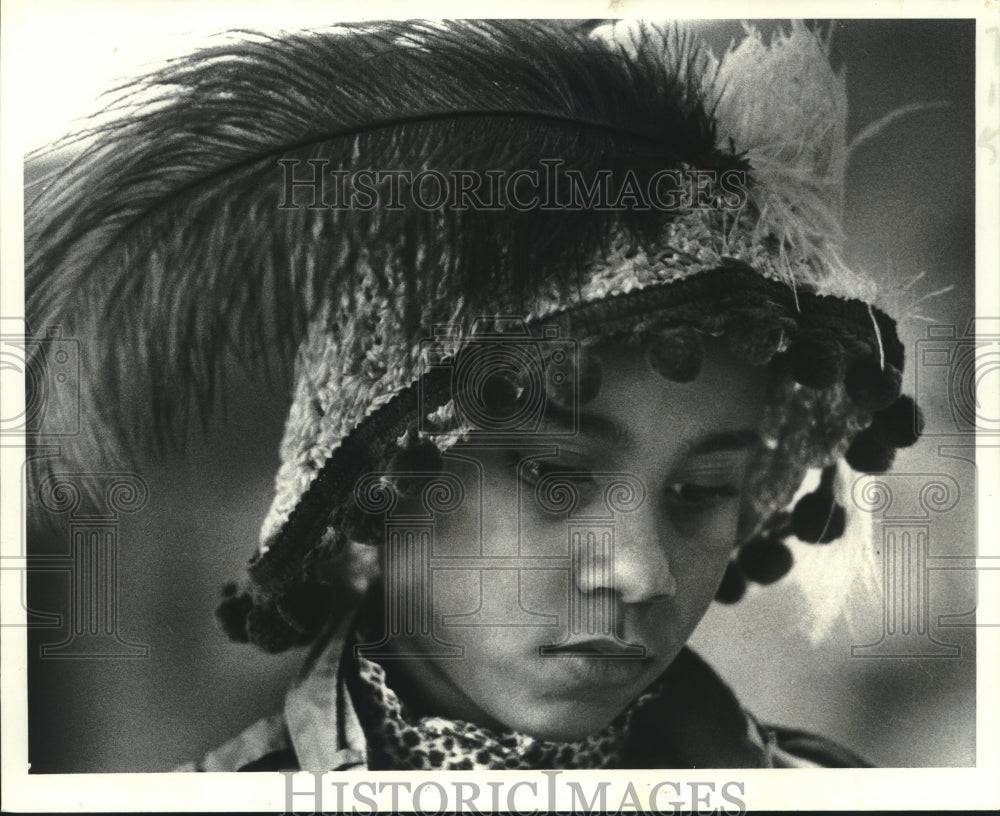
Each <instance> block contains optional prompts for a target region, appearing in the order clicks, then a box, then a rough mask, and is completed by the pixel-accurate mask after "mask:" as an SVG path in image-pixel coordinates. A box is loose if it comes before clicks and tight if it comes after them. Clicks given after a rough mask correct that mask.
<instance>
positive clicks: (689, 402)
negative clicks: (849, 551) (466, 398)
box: [387, 341, 766, 740]
mask: <svg viewBox="0 0 1000 816" xmlns="http://www.w3.org/2000/svg"><path fill="white" fill-rule="evenodd" d="M600 359H601V368H602V371H603V381H602V385H601V388H600V392H599V394H598V395H597V397H596V398H594V399H593V400H592V401H591V402H589V403H588V404H587V405H585V406H584V407H583V408H582V410H581V411H580V412H579V414H580V420H579V425H578V427H579V429H580V432H579V433H578V434H577V435H575V436H567V435H566V434H565V433H564V429H563V428H561V427H558V426H555V425H553V426H545V427H543V428H541V429H540V431H539V432H536V433H533V434H531V435H525V436H524V437H517V438H516V439H514V438H512V439H511V441H510V444H509V445H507V444H506V442H505V445H504V447H503V448H494V449H488V450H484V449H482V448H477V447H475V446H474V445H472V444H469V445H463V446H460V447H456V448H454V449H452V451H450V452H449V455H448V456H447V457H446V460H445V461H446V464H447V469H448V471H449V472H450V473H452V474H454V475H456V476H458V477H459V478H460V479H461V481H462V483H463V485H464V489H465V499H464V501H463V502H462V504H461V506H460V507H459V509H458V510H456V511H455V512H453V513H450V514H442V515H439V516H438V517H437V519H436V522H435V525H436V526H435V530H434V547H433V556H434V558H433V568H432V571H431V575H432V578H431V589H432V609H433V634H434V636H435V637H436V638H437V639H438V640H440V641H443V642H445V643H449V644H455V645H459V646H461V647H463V648H464V655H463V656H461V657H439V656H432V655H430V654H428V648H427V641H420V640H417V639H406V638H401V637H395V638H393V639H391V641H390V642H391V644H392V647H391V648H393V649H395V650H396V651H397V652H399V653H403V652H405V653H407V654H414V653H415V654H419V655H421V656H420V657H416V656H414V657H406V658H400V659H399V660H392V661H390V663H391V664H392V666H391V667H390V672H392V673H393V674H395V675H396V676H397V678H398V680H402V681H403V683H404V684H405V690H407V691H409V692H410V696H409V697H407V699H408V700H409V699H411V698H412V699H413V700H414V708H415V709H416V710H417V711H418V712H420V713H425V714H438V715H442V716H450V717H456V718H461V719H467V720H471V721H473V722H476V723H479V724H481V725H484V726H488V727H492V728H494V729H500V730H504V729H512V730H516V731H520V732H523V733H527V734H531V735H533V736H536V737H540V738H545V739H559V740H573V739H578V738H581V737H583V736H585V735H588V734H592V733H594V732H595V731H598V730H600V729H601V728H602V727H604V726H605V725H606V724H608V723H609V722H610V721H611V720H612V719H614V717H615V716H616V715H617V714H619V713H620V712H621V711H622V710H623V709H624V708H625V707H626V706H627V705H628V704H629V703H630V702H631V701H632V700H633V699H634V698H635V697H636V695H638V694H639V693H640V692H641V691H642V690H643V688H644V687H645V686H647V685H648V684H649V683H650V682H652V681H653V680H654V679H655V678H656V677H657V676H658V675H659V674H660V673H662V672H663V670H664V669H665V668H666V667H667V666H668V665H669V663H670V662H671V661H672V660H673V659H674V657H675V656H676V655H677V653H678V651H679V650H680V649H681V648H682V647H683V646H684V644H685V643H686V642H687V640H688V638H689V637H690V635H691V633H692V632H693V630H694V628H695V626H696V625H697V624H698V622H699V621H700V620H701V618H702V616H703V615H704V613H705V611H706V609H707V608H708V606H709V604H710V603H711V601H712V599H713V597H714V594H715V591H716V588H717V587H718V585H719V582H720V580H721V577H722V574H723V571H724V570H725V567H726V564H727V562H728V560H729V556H730V553H731V551H732V548H733V546H734V544H735V543H736V539H737V524H738V520H739V514H740V506H741V497H742V490H743V482H744V475H745V473H746V470H747V466H748V464H749V461H750V459H751V457H752V455H753V453H754V450H755V447H756V445H757V444H758V439H759V437H758V427H759V423H760V419H761V415H762V409H763V406H764V401H765V390H766V374H765V372H764V371H763V369H759V368H758V369H754V368H752V367H750V366H749V365H747V364H744V363H741V362H739V361H737V360H735V359H734V358H732V357H731V356H729V354H728V353H727V352H726V351H725V350H724V349H723V347H722V344H721V343H716V342H714V341H713V342H711V343H709V344H708V346H707V348H706V357H705V362H704V365H703V368H702V371H701V374H700V375H699V376H698V378H697V379H696V380H695V381H694V382H691V383H687V384H679V383H674V382H670V381H668V380H666V379H664V378H662V377H660V376H658V375H657V374H655V373H653V372H652V370H651V369H650V367H649V365H648V364H647V362H646V359H645V355H644V353H643V349H642V348H639V347H635V346H618V347H613V348H610V349H607V350H605V351H602V352H601V354H600ZM558 483H562V484H563V485H564V487H565V486H566V485H569V486H570V487H568V488H566V489H567V490H569V491H571V492H572V493H575V495H576V503H575V506H573V507H572V509H569V510H568V509H567V507H566V505H565V504H564V503H561V498H560V496H562V497H565V496H567V495H569V493H567V492H565V490H564V491H563V492H562V493H560V487H559V484H558ZM615 483H617V484H618V485H619V488H618V489H616V488H615V487H614V486H613V485H614V484H615ZM643 493H644V494H645V496H644V498H643ZM483 556H488V557H494V558H496V559H498V560H497V561H496V562H495V565H496V567H497V568H495V569H487V568H484V566H490V564H485V565H484V559H483ZM546 558H547V559H549V560H548V561H546V560H544V559H546ZM448 559H454V560H448ZM468 559H475V561H469V560H468ZM449 564H451V565H452V566H453V567H454V568H453V569H445V568H444V567H445V566H448V565H449ZM418 580H419V581H423V580H425V579H423V578H420V577H417V576H414V577H411V578H406V579H404V580H403V581H402V582H396V583H395V586H396V589H395V590H392V589H391V588H390V587H387V591H397V592H404V593H409V592H413V591H414V590H415V589H417V588H415V587H413V586H411V585H412V583H413V582H415V581H418ZM419 591H426V590H425V589H424V588H420V589H419ZM410 597H413V596H410ZM629 645H631V648H629ZM551 646H556V647H557V648H556V649H554V650H553V653H552V654H547V653H546V652H547V650H546V649H545V647H551ZM636 647H639V648H636ZM615 654H617V656H614V655H615ZM401 690H404V689H402V688H401Z"/></svg>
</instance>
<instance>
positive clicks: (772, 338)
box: [726, 314, 784, 366]
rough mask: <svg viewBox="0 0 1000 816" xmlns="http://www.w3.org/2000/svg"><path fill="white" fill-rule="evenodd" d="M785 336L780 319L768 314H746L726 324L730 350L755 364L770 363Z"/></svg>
mask: <svg viewBox="0 0 1000 816" xmlns="http://www.w3.org/2000/svg"><path fill="white" fill-rule="evenodd" d="M783 337H784V331H783V328H782V325H781V323H780V321H778V320H777V319H775V318H773V317H772V316H770V315H768V314H745V315H742V316H740V317H738V318H736V319H734V320H732V321H730V323H729V325H727V326H726V344H727V345H728V347H729V349H730V351H732V353H733V354H734V355H735V356H737V357H739V358H740V359H741V360H746V361H747V362H748V363H750V365H753V366H762V365H766V364H767V363H769V362H770V361H771V358H772V357H774V355H775V354H776V353H777V351H778V348H779V347H780V346H781V341H782V338H783Z"/></svg>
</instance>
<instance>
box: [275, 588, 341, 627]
mask: <svg viewBox="0 0 1000 816" xmlns="http://www.w3.org/2000/svg"><path fill="white" fill-rule="evenodd" d="M275 609H277V611H278V614H280V615H281V617H282V618H283V619H284V620H285V622H286V623H287V624H288V625H289V626H290V627H291V628H292V629H294V630H295V631H296V632H297V633H299V634H300V635H303V636H308V635H311V634H313V633H315V632H317V631H318V630H319V629H320V628H321V627H322V626H323V624H324V623H325V622H326V621H327V620H328V619H329V617H330V612H331V610H332V609H333V593H332V592H331V591H330V587H328V586H324V585H323V584H307V583H304V584H296V585H294V586H291V587H289V589H288V590H286V591H285V592H284V593H282V594H281V596H280V597H279V598H277V599H276V601H275Z"/></svg>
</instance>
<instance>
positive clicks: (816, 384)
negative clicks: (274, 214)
mask: <svg viewBox="0 0 1000 816" xmlns="http://www.w3.org/2000/svg"><path fill="white" fill-rule="evenodd" d="M788 363H789V369H790V371H791V375H792V378H793V379H794V380H795V382H797V383H800V384H801V385H804V386H806V387H807V388H817V389H819V388H829V387H830V386H831V385H835V384H836V383H839V382H841V381H843V379H844V368H845V363H844V351H843V349H842V348H841V346H840V343H839V342H837V339H836V338H835V337H833V336H829V337H824V338H819V337H814V336H808V335H800V336H798V337H796V338H795V342H794V343H792V347H791V348H790V349H789V351H788Z"/></svg>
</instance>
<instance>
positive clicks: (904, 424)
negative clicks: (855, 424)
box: [872, 394, 924, 448]
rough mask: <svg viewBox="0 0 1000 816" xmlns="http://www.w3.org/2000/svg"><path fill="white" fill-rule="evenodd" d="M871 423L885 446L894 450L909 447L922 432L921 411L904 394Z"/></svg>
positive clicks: (922, 415)
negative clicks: (889, 446)
mask: <svg viewBox="0 0 1000 816" xmlns="http://www.w3.org/2000/svg"><path fill="white" fill-rule="evenodd" d="M872 422H873V424H874V425H875V426H876V427H877V428H878V431H879V433H880V434H881V435H882V439H884V440H885V442H886V444H888V445H891V446H892V447H894V448H908V447H910V446H911V445H912V444H914V443H915V442H916V441H917V440H918V439H919V438H920V435H921V434H922V433H923V432H924V414H923V411H921V410H920V406H919V405H917V404H916V403H915V402H914V401H913V398H912V397H909V396H907V395H905V394H904V395H903V396H901V397H900V398H899V399H897V400H896V401H895V402H894V403H893V404H892V405H890V406H889V407H888V408H886V409H885V410H884V411H879V412H878V413H876V414H875V416H874V418H873V420H872Z"/></svg>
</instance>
